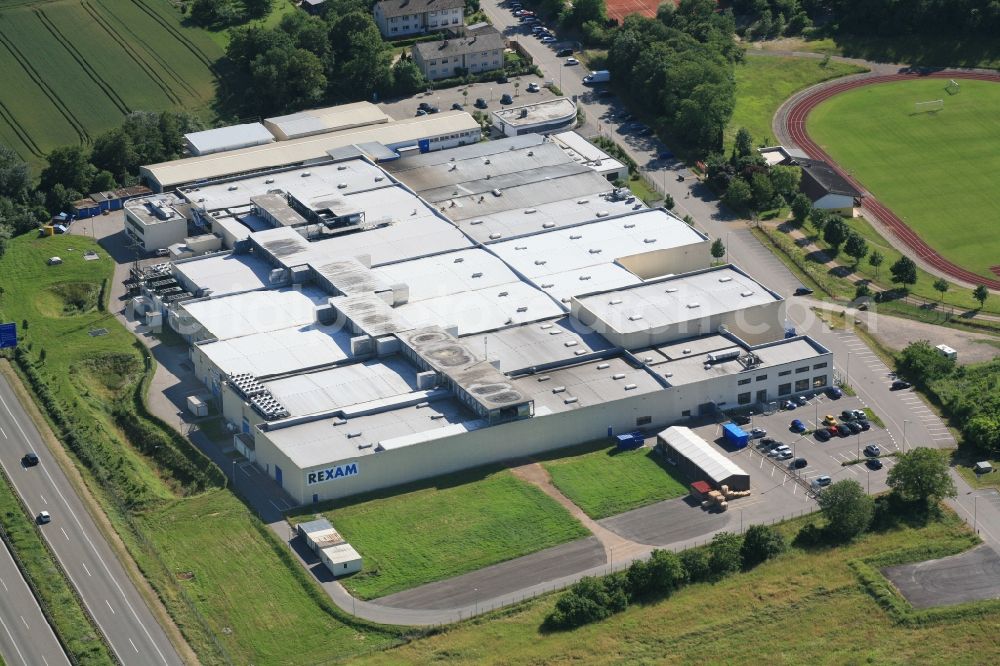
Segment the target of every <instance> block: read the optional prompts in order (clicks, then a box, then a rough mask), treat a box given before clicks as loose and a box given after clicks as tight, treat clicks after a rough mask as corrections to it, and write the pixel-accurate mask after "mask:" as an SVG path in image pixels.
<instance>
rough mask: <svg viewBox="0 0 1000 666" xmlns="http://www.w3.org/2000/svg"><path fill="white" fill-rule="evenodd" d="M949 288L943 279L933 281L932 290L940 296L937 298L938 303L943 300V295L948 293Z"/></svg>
mask: <svg viewBox="0 0 1000 666" xmlns="http://www.w3.org/2000/svg"><path fill="white" fill-rule="evenodd" d="M949 286H950V285H949V284H948V281H947V280H945V279H944V278H938V279H937V280H934V290H935V291H937V292H938V293H940V294H941V296H939V297H938V301H943V300H944V293H945V292H946V291H948V287H949Z"/></svg>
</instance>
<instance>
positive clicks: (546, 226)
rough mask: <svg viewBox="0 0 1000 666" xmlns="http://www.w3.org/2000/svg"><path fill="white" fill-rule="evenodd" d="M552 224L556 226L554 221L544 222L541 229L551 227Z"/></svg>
mask: <svg viewBox="0 0 1000 666" xmlns="http://www.w3.org/2000/svg"><path fill="white" fill-rule="evenodd" d="M554 226H556V223H555V222H546V223H544V224H543V225H542V229H551V228H552V227H554Z"/></svg>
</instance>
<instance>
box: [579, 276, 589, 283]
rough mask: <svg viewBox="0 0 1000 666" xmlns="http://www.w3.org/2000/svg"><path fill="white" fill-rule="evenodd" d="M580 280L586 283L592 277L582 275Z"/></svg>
mask: <svg viewBox="0 0 1000 666" xmlns="http://www.w3.org/2000/svg"><path fill="white" fill-rule="evenodd" d="M580 279H581V280H582V281H584V282H586V281H587V280H589V279H590V276H589V275H581V276H580Z"/></svg>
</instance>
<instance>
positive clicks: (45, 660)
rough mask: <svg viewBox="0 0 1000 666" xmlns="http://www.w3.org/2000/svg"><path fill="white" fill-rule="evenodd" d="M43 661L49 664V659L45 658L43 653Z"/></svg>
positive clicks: (47, 665)
mask: <svg viewBox="0 0 1000 666" xmlns="http://www.w3.org/2000/svg"><path fill="white" fill-rule="evenodd" d="M42 661H44V662H45V666H49V660H48V659H46V658H45V655H44V654H43V655H42Z"/></svg>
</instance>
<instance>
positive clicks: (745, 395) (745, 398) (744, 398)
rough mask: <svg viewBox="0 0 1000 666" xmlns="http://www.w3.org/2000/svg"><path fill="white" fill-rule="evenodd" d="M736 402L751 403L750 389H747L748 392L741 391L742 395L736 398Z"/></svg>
mask: <svg viewBox="0 0 1000 666" xmlns="http://www.w3.org/2000/svg"><path fill="white" fill-rule="evenodd" d="M736 402H738V403H740V404H741V405H749V404H750V391H747V392H746V393H740V395H739V396H738V397H737V398H736Z"/></svg>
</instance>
